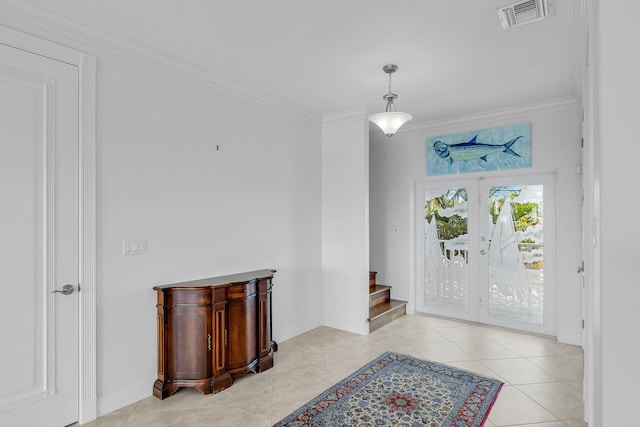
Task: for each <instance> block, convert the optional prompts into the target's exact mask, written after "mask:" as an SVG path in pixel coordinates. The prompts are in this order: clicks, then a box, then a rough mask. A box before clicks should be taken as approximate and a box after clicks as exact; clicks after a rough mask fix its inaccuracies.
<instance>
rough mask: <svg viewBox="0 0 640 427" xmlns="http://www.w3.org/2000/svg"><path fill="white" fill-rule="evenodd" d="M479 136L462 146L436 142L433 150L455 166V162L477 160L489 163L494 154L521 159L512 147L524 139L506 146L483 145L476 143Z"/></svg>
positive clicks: (513, 140) (507, 143)
mask: <svg viewBox="0 0 640 427" xmlns="http://www.w3.org/2000/svg"><path fill="white" fill-rule="evenodd" d="M477 137H478V135H476V136H474V137H473V138H472V139H471V140H470V141H469V142H462V143H460V144H446V143H444V142H442V141H436V142H434V143H433V150H434V151H435V152H436V153H437V154H438V156H440V157H441V158H443V159H446V158H448V159H449V164H450V165H451V164H453V161H454V160H460V161H462V160H477V159H481V160H484V161H485V162H486V161H487V156H488V155H490V154H494V153H507V154H511V155H514V156H518V157H521V156H520V154H518V153H516V152H515V151H513V150H512V149H511V146H512V145H513V144H515V143H516V141H517V140H519V139H520V138H522V136H518V137H516V138H513V139H512V140H510V141H507V142H505V143H504V144H496V145H494V144H481V143H479V142H478V141H476V138H477Z"/></svg>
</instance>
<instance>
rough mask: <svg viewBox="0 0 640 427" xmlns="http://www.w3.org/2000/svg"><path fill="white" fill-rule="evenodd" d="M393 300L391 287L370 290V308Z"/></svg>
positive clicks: (381, 286) (382, 286)
mask: <svg viewBox="0 0 640 427" xmlns="http://www.w3.org/2000/svg"><path fill="white" fill-rule="evenodd" d="M390 299H391V286H384V285H376V286H374V287H373V288H369V308H371V307H373V306H375V305H378V304H383V303H385V302H388V301H389V300H390Z"/></svg>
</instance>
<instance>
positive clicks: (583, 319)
mask: <svg viewBox="0 0 640 427" xmlns="http://www.w3.org/2000/svg"><path fill="white" fill-rule="evenodd" d="M582 329H584V319H582Z"/></svg>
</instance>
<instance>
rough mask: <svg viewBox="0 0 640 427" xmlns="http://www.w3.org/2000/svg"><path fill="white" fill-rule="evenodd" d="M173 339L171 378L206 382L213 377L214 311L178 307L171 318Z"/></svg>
mask: <svg viewBox="0 0 640 427" xmlns="http://www.w3.org/2000/svg"><path fill="white" fill-rule="evenodd" d="M167 326H168V328H169V336H171V337H172V338H173V339H172V341H171V342H170V343H169V345H170V346H171V349H170V354H171V358H170V360H171V361H172V362H173V363H171V364H170V365H171V366H169V369H170V370H171V371H172V372H171V373H170V377H171V378H177V379H194V380H197V379H202V378H207V377H209V376H211V364H210V363H209V360H210V355H211V345H212V336H211V310H210V308H209V307H192V306H189V307H175V308H172V309H171V314H170V316H169V324H168V325H167Z"/></svg>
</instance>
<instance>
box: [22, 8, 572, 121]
mask: <svg viewBox="0 0 640 427" xmlns="http://www.w3.org/2000/svg"><path fill="white" fill-rule="evenodd" d="M24 1H28V2H29V3H30V4H32V5H38V6H42V7H44V8H47V9H48V12H51V13H53V14H55V15H60V16H65V17H67V18H69V19H71V20H73V21H75V22H77V23H79V24H82V25H85V26H86V27H87V28H92V29H93V30H95V31H99V32H101V33H104V34H108V35H111V36H117V37H119V38H120V39H121V40H126V41H128V42H130V43H133V44H136V45H137V46H141V47H148V48H151V49H153V50H154V51H156V52H161V53H163V54H166V55H167V56H170V57H172V58H179V59H183V60H184V61H185V62H186V63H190V64H193V65H194V66H195V67H197V68H198V69H200V70H204V71H205V72H206V73H207V74H210V75H211V76H213V77H215V78H216V79H218V80H222V81H224V82H228V83H229V85H231V86H234V87H241V88H244V89H246V90H248V91H250V92H251V93H256V94H257V95H259V96H261V97H267V98H271V99H273V100H274V102H276V103H280V104H284V105H287V106H289V107H291V108H294V109H296V110H300V111H302V112H305V113H308V114H311V115H315V116H318V117H319V116H321V115H323V114H331V113H337V112H341V111H346V110H351V109H357V108H364V109H366V110H367V111H368V112H371V113H373V112H378V111H382V110H383V109H384V106H385V103H384V101H383V100H382V95H384V94H385V93H386V92H387V83H388V77H387V75H386V74H385V73H384V72H383V71H382V66H383V65H385V64H388V63H393V64H397V65H398V71H397V72H396V73H395V74H394V75H393V91H394V92H395V93H397V94H398V95H399V98H398V100H397V101H396V105H397V107H398V111H406V112H409V113H411V114H413V116H414V122H413V123H428V122H433V121H438V120H444V119H448V118H453V117H458V116H464V115H468V114H473V113H477V112H484V111H491V110H497V109H502V108H505V107H510V106H515V105H524V104H531V103H538V102H543V101H546V100H549V99H556V98H561V97H565V96H574V97H576V98H579V94H578V93H576V91H577V90H576V88H577V87H579V84H577V82H579V78H578V77H576V76H578V74H576V72H575V69H576V68H578V67H576V66H575V64H576V63H577V55H578V52H579V49H577V46H578V44H577V42H576V37H575V34H576V33H577V31H576V29H575V25H574V24H573V22H574V19H573V16H574V15H576V11H575V10H573V8H574V6H573V5H574V4H575V3H577V2H578V1H579V0H556V1H555V3H556V4H555V15H554V16H552V17H549V18H547V19H544V20H542V21H538V22H535V23H531V24H528V25H523V26H520V27H515V28H511V29H508V30H503V29H502V27H501V25H500V22H499V19H498V15H497V13H496V9H497V8H498V7H499V6H504V5H508V4H510V3H512V2H513V1H512V0H396V1H390V0H387V1H382V0H323V1H310V0H271V1H260V0H253V1H218V0H183V1H175V0H136V1H131V0H110V1H104V0H48V1H45V0H24Z"/></svg>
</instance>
